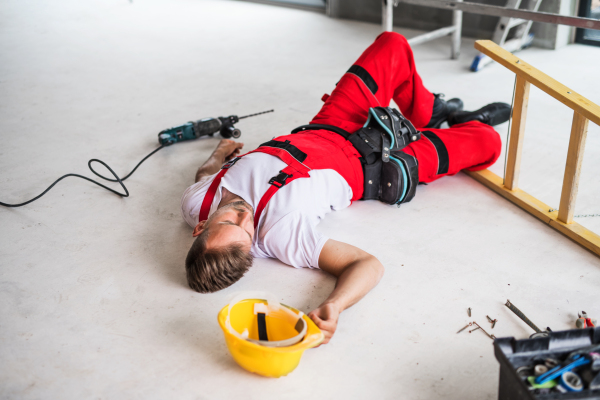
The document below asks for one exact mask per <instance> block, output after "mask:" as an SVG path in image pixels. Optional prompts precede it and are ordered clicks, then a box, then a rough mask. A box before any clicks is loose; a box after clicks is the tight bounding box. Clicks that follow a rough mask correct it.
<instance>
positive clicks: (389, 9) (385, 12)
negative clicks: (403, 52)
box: [381, 0, 394, 32]
mask: <svg viewBox="0 0 600 400" xmlns="http://www.w3.org/2000/svg"><path fill="white" fill-rule="evenodd" d="M381 16H382V18H381V25H382V28H383V31H384V32H391V31H392V30H393V28H394V0H381Z"/></svg>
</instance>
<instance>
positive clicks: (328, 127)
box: [292, 124, 350, 140]
mask: <svg viewBox="0 0 600 400" xmlns="http://www.w3.org/2000/svg"><path fill="white" fill-rule="evenodd" d="M319 129H323V130H325V131H331V132H335V133H337V134H338V135H340V136H342V137H343V138H344V139H346V140H347V139H348V138H349V137H350V132H348V131H345V130H343V129H342V128H338V127H337V126H333V125H323V124H310V125H302V126H299V127H297V128H296V129H294V130H293V131H292V133H298V132H302V131H310V130H313V131H316V130H319Z"/></svg>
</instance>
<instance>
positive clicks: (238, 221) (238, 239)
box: [185, 201, 254, 293]
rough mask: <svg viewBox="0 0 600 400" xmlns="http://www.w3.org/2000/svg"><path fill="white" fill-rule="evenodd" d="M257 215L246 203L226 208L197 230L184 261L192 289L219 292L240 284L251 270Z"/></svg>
mask: <svg viewBox="0 0 600 400" xmlns="http://www.w3.org/2000/svg"><path fill="white" fill-rule="evenodd" d="M253 215H254V212H253V210H252V207H251V206H250V205H249V204H248V203H246V202H245V201H234V202H232V203H229V204H226V205H224V206H222V207H220V208H219V209H217V211H215V212H214V214H213V215H211V216H210V217H209V218H208V220H206V221H200V222H199V223H198V225H196V227H195V228H194V236H195V237H196V240H195V241H194V243H193V244H192V247H191V248H190V251H189V253H188V255H187V257H186V260H185V269H186V274H187V279H188V284H189V285H190V287H191V288H192V289H194V290H196V291H198V292H201V293H209V292H216V291H218V290H221V289H224V288H226V287H228V286H230V285H232V284H233V283H235V282H237V281H238V280H239V279H240V278H241V277H242V276H243V275H244V274H245V273H246V271H248V269H249V268H250V266H252V256H251V255H250V248H251V246H252V239H253V237H254V216H253Z"/></svg>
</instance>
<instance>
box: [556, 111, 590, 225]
mask: <svg viewBox="0 0 600 400" xmlns="http://www.w3.org/2000/svg"><path fill="white" fill-rule="evenodd" d="M588 122H589V120H588V119H587V118H586V117H584V116H583V115H581V114H579V113H578V112H577V111H573V125H571V139H570V140H569V151H568V153H567V165H566V166H565V177H564V179H563V188H562V193H561V196H560V207H559V208H558V220H559V221H560V222H564V223H565V224H570V223H572V222H573V212H574V211H575V199H576V198H577V189H578V188H579V173H580V172H581V163H582V161H583V150H584V148H585V139H586V136H587V130H588Z"/></svg>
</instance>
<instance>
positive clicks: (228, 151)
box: [213, 139, 244, 163]
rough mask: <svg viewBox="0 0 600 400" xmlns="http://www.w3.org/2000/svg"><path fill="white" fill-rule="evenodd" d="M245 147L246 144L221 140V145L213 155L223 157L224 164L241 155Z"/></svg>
mask: <svg viewBox="0 0 600 400" xmlns="http://www.w3.org/2000/svg"><path fill="white" fill-rule="evenodd" d="M242 147H244V143H240V142H236V141H235V140H231V139H221V141H220V142H219V145H218V146H217V148H216V149H215V151H214V152H213V155H216V156H218V157H222V163H224V162H225V161H229V160H232V159H233V158H235V157H237V155H238V154H240V149H241V148H242Z"/></svg>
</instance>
